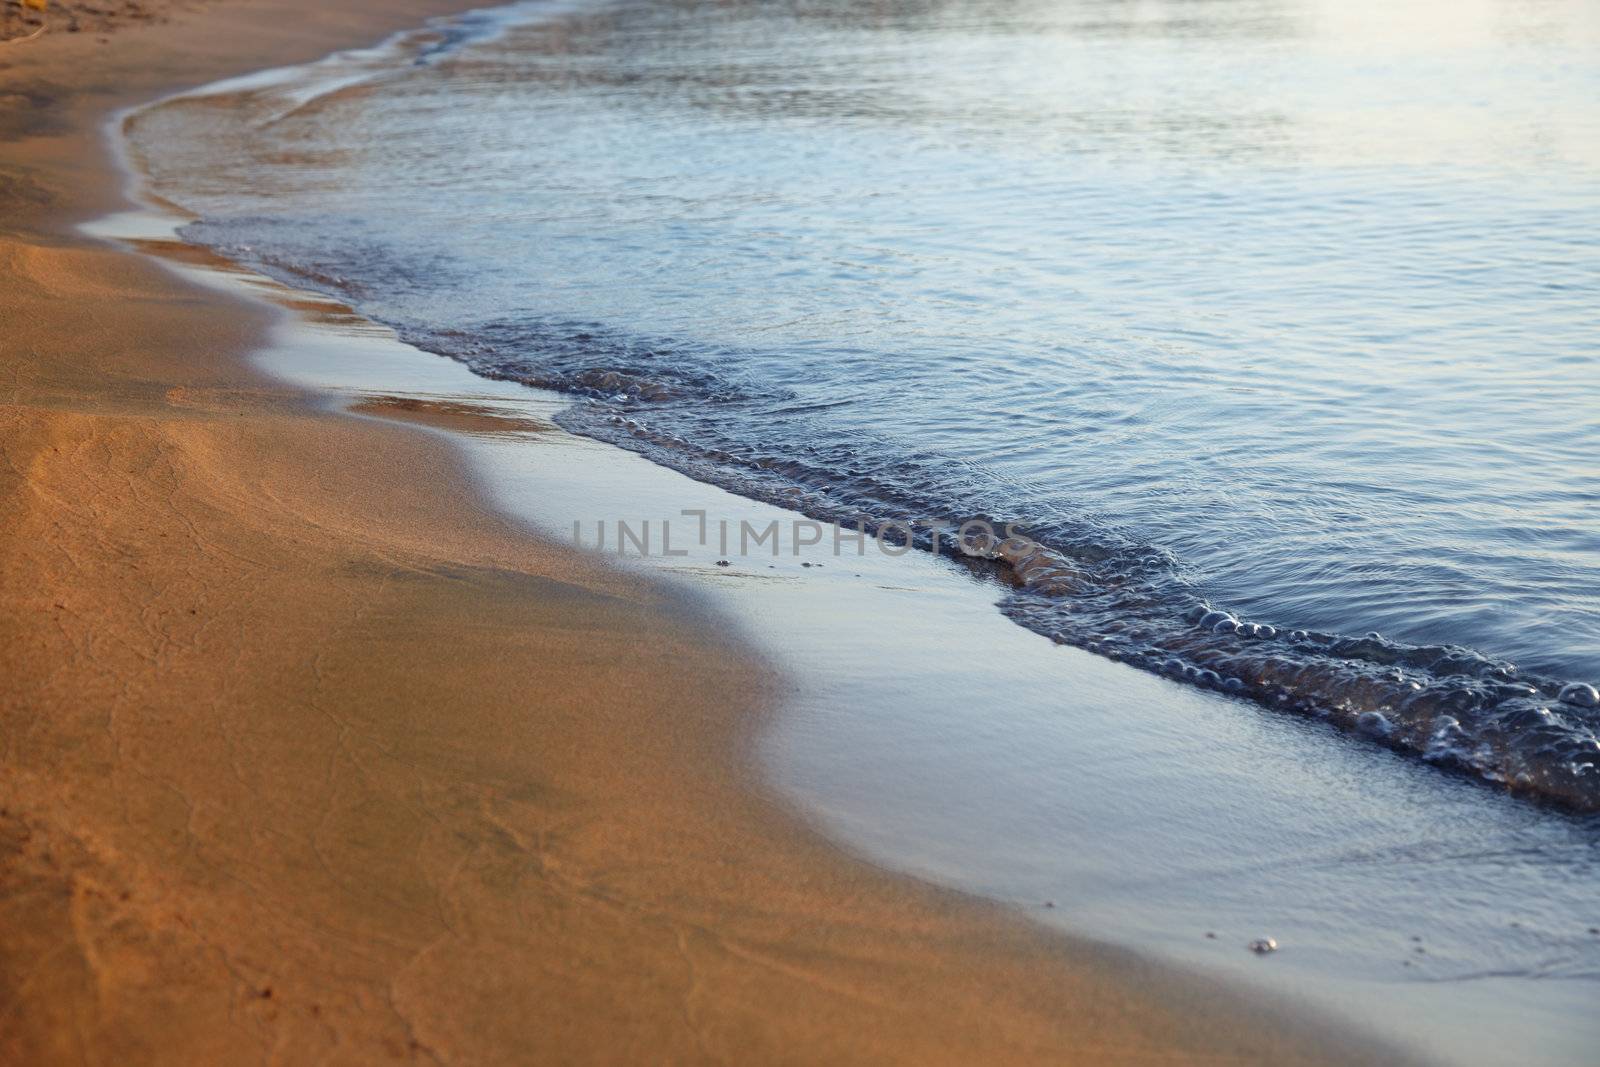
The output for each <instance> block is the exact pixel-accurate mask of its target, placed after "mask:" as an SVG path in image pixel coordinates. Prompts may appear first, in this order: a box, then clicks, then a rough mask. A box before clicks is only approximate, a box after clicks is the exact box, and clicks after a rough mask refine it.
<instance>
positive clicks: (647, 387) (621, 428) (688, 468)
mask: <svg viewBox="0 0 1600 1067" xmlns="http://www.w3.org/2000/svg"><path fill="white" fill-rule="evenodd" d="M267 228H268V223H267V221H266V220H242V221H241V220H234V221H233V222H231V223H227V224H223V223H217V222H200V223H195V224H191V225H190V226H189V227H187V228H186V230H185V236H186V237H187V238H188V239H190V240H195V241H198V242H200V243H204V244H207V245H209V246H211V247H213V248H215V249H216V250H218V251H219V252H221V253H223V254H224V255H227V256H229V257H230V258H234V259H239V260H242V261H245V262H249V263H250V264H251V265H253V266H255V267H256V268H257V269H259V270H261V271H263V272H264V273H267V274H269V275H271V276H274V277H277V278H279V279H280V280H283V281H286V282H288V283H290V284H294V285H300V286H306V287H310V288H313V289H317V290H319V291H322V292H325V293H329V294H330V295H335V296H338V297H341V298H343V299H346V300H350V301H352V302H353V303H356V304H358V305H361V304H363V303H364V301H363V300H362V296H363V294H364V288H365V287H364V286H363V285H362V284H360V283H358V282H356V281H353V280H348V279H347V278H346V277H345V273H344V272H345V271H346V269H347V266H346V265H347V264H349V263H350V262H351V261H352V259H359V258H361V256H360V255H358V254H357V253H353V252H352V251H351V248H350V247H349V240H350V238H349V235H348V233H347V234H346V235H345V238H344V240H345V244H344V246H343V248H342V251H341V253H340V255H339V257H337V258H336V259H334V260H331V261H330V262H326V263H324V262H321V261H319V260H318V259H317V258H316V257H315V256H311V257H307V256H306V255H305V254H304V249H301V250H299V253H298V255H275V254H273V253H272V252H270V251H268V250H265V249H262V248H259V247H256V246H253V245H248V244H244V243H241V242H240V241H239V240H238V239H237V237H238V235H239V234H240V233H259V232H262V231H263V230H264V229H267ZM381 254H382V253H378V252H374V256H373V257H372V258H374V259H375V258H377V257H378V256H379V255H381ZM386 266H387V268H388V269H389V270H391V271H394V272H395V273H396V278H403V277H405V276H415V277H435V278H436V277H437V276H438V272H439V271H440V270H442V269H446V268H445V267H444V265H442V264H436V263H428V264H412V265H410V269H404V265H397V264H395V263H393V262H392V261H390V262H388V263H387V264H386ZM395 286H396V287H397V288H400V289H402V290H403V289H404V285H403V284H401V283H400V282H398V281H396V282H395ZM364 310H366V311H367V312H368V313H369V314H372V317H373V318H375V319H377V320H378V321H382V322H384V323H385V324H386V325H388V326H390V327H392V328H394V329H395V330H396V331H397V332H398V334H399V335H400V336H401V338H402V339H403V340H405V341H406V342H408V343H410V344H412V345H414V346H416V347H418V348H421V349H424V350H427V351H431V352H434V353H437V354H439V355H444V356H448V357H449V358H452V359H455V360H457V361H459V362H461V363H463V364H465V365H466V366H467V367H468V368H469V369H471V370H472V371H473V372H474V373H476V374H479V375H481V376H483V377H487V378H494V379H500V380H509V381H515V382H520V383H523V384H526V385H529V386H535V387H539V388H545V389H551V390H556V391H561V392H566V393H568V394H572V395H574V396H576V397H578V398H580V399H579V402H578V403H576V404H575V405H574V406H573V407H571V408H570V409H568V410H567V411H566V412H565V413H564V414H563V415H562V416H561V417H560V418H559V419H558V421H559V422H560V423H561V424H562V425H563V426H564V427H565V428H567V429H569V430H571V431H573V432H576V433H580V434H584V435H586V436H590V437H594V438H598V439H600V440H604V441H607V442H610V443H612V444H616V445H619V446H621V447H624V448H627V449H630V450H632V451H635V452H639V453H641V454H643V455H645V456H647V457H648V458H650V459H652V460H654V461H656V462H658V463H660V464H662V465H664V466H667V467H670V468H672V469H674V470H677V471H680V472H682V473H684V474H686V475H688V476H690V477H692V478H696V479H698V480H701V481H705V482H709V483H712V484H716V485H719V486H722V487H723V488H726V489H729V490H731V491H733V492H736V493H739V494H741V495H744V496H747V497H750V498H753V499H757V500H762V501H765V502H768V503H771V504H775V505H778V506H781V507H784V508H788V509H790V510H794V511H797V512H800V513H802V514H805V515H807V516H809V517H811V518H814V519H818V520H821V521H825V522H838V523H841V524H845V525H849V526H857V525H859V526H860V527H861V528H863V529H865V530H866V531H867V532H868V533H873V534H876V533H879V532H882V531H884V530H886V529H887V528H888V526H889V524H891V523H906V522H915V521H917V520H922V519H926V518H929V517H933V516H938V517H940V518H942V519H945V520H946V521H953V522H955V523H956V524H957V525H959V524H960V523H962V522H966V521H969V520H972V521H977V520H981V521H983V522H987V523H989V524H990V525H991V526H992V527H993V528H995V529H1005V528H1007V527H1008V526H1010V527H1011V528H1013V529H1014V530H1015V531H1016V533H1017V535H1018V536H1016V537H1014V538H1012V539H1010V540H1006V541H1002V542H999V543H998V544H994V545H974V544H964V545H959V546H958V547H959V549H960V554H961V556H962V558H964V559H966V560H968V561H970V562H972V563H974V564H975V565H979V566H984V567H987V568H988V569H989V570H990V571H991V572H992V573H993V574H994V575H996V576H997V577H999V578H1000V579H1002V580H1003V581H1004V583H1005V585H1006V587H1007V588H1006V593H1005V595H1004V597H1003V599H1002V601H1001V604H1000V608H1001V610H1002V611H1004V612H1005V614H1006V615H1008V616H1009V617H1010V618H1011V619H1013V620H1014V621H1015V622H1017V623H1019V624H1021V625H1022V626H1025V627H1027V628H1028V629H1030V630H1033V631H1035V632H1037V633H1039V634H1042V635H1044V636H1047V637H1049V638H1050V639H1052V640H1054V641H1055V642H1057V643H1058V644H1064V645H1072V646H1075V647H1077V648H1081V649H1084V650H1086V651H1089V652H1091V653H1094V654H1097V655H1100V656H1104V657H1106V658H1107V659H1111V660H1114V661H1116V662H1120V663H1125V664H1127V665H1129V666H1132V667H1136V668H1139V669H1142V670H1146V671H1150V672H1153V673H1157V674H1161V675H1164V676H1166V677H1168V678H1170V679H1172V680H1173V681H1175V682H1179V683H1183V684H1187V685H1193V686H1198V687H1202V688H1207V689H1212V690H1215V691H1217V692H1220V693H1224V694H1229V695H1232V696H1236V697H1239V698H1241V699H1247V700H1251V701H1254V702H1255V703H1257V704H1259V705H1262V706H1264V707H1267V708H1271V709H1274V710H1280V711H1286V712H1291V713H1295V714H1300V715H1305V716H1311V717H1315V718H1318V719H1322V720H1325V721H1327V722H1329V723H1331V724H1332V725H1334V726H1336V727H1338V728H1340V729H1342V730H1346V731H1348V732H1350V733H1352V734H1355V735H1359V736H1361V737H1364V738H1366V739H1368V740H1370V741H1372V742H1373V743H1377V744H1381V745H1385V746H1387V747H1389V748H1391V749H1393V750H1396V751H1399V752H1403V753H1407V754H1409V755H1412V756H1415V757H1417V758H1420V759H1422V760H1424V761H1426V762H1428V763H1430V764H1433V765H1435V766H1438V767H1441V768H1447V769H1451V770H1456V771H1460V772H1464V773H1467V774H1470V775H1473V776H1476V777H1478V778H1481V779H1484V780H1486V781H1489V782H1493V783H1496V784H1498V785H1501V786H1503V787H1505V788H1506V789H1508V790H1510V791H1513V792H1516V793H1520V794H1524V795H1527V796H1530V797H1534V798H1538V799H1541V800H1544V801H1548V802H1551V803H1554V804H1557V805H1560V806H1563V807H1566V808H1569V809H1573V810H1576V811H1580V812H1600V733H1597V729H1600V694H1597V693H1596V690H1595V689H1594V687H1592V686H1590V685H1588V684H1586V683H1581V682H1578V683H1574V682H1563V681H1561V680H1557V679H1554V678H1547V677H1535V676H1528V675H1524V674H1522V673H1521V672H1519V670H1518V669H1517V667H1516V666H1515V665H1514V664H1512V663H1510V662H1508V661H1505V660H1501V659H1495V658H1493V657H1491V656H1487V655H1484V654H1483V653H1481V652H1478V651H1475V650H1473V649H1470V648H1465V647H1462V646H1458V645H1409V644H1405V643H1402V642H1398V641H1394V640H1390V639H1387V638H1385V637H1383V636H1381V635H1379V634H1377V633H1368V634H1365V635H1362V636H1348V635H1341V634H1335V633H1325V632H1318V631H1314V630H1302V629H1287V628H1284V627H1280V626H1277V625H1274V624H1273V623H1271V622H1265V621H1259V620H1252V619H1245V618H1243V617H1241V616H1240V615H1237V614H1235V613H1233V612H1230V611H1228V610H1226V609H1225V608H1224V607H1221V606H1217V605H1214V604H1212V603H1211V602H1209V601H1208V600H1206V599H1205V598H1203V597H1202V596H1201V595H1200V594H1199V593H1198V592H1197V591H1196V590H1195V589H1194V587H1193V585H1192V584H1191V583H1190V582H1189V581H1188V580H1187V579H1186V578H1185V577H1184V574H1183V570H1182V567H1181V565H1180V563H1179V561H1178V560H1177V559H1175V558H1174V557H1173V556H1172V555H1171V553H1169V552H1167V551H1165V550H1163V549H1161V548H1159V547H1157V546H1152V545H1148V544H1144V543H1141V542H1139V541H1137V540H1135V539H1132V538H1129V537H1127V536H1125V535H1123V534H1121V533H1120V532H1118V531H1116V530H1115V529H1114V528H1112V527H1110V526H1108V525H1107V524H1105V523H1103V522H1100V521H1097V520H1095V519H1094V518H1092V517H1060V516H1051V517H1049V518H1048V519H1047V520H1043V521H1041V520H1040V519H1039V518H1038V517H1037V516H1034V517H1030V516H1027V515H1014V514H1009V513H1008V511H1007V508H1006V501H1004V500H1003V499H997V498H996V497H995V490H994V489H993V488H992V484H991V483H989V482H986V481H985V480H984V479H983V478H981V477H979V476H978V475H977V474H976V473H967V474H965V475H964V474H963V471H962V466H963V465H962V463H961V462H960V461H954V460H951V459H950V458H949V457H947V456H939V455H926V456H923V455H914V454H906V453H904V452H899V451H897V450H895V449H894V448H892V447H890V446H888V445H886V444H884V443H883V442H877V441H873V440H871V439H870V438H868V437H866V436H864V435H861V434H851V433H849V432H845V431H841V432H839V433H838V434H837V435H836V436H835V438H834V439H832V440H831V441H830V442H829V443H815V444H805V445H801V446H798V447H793V448H774V447H769V446H767V445H764V444H763V442H764V441H765V440H766V439H767V436H768V435H766V434H764V432H763V427H764V426H770V425H771V422H770V418H771V417H772V416H773V415H774V413H781V412H783V411H784V410H787V409H790V408H792V406H793V405H794V403H795V402H796V397H795V396H794V395H792V394H790V393H786V392H783V391H781V390H773V389H771V388H768V387H762V386H759V385H757V384H755V383H752V382H749V381H745V380H742V379H741V378H740V377H739V375H738V373H737V370H736V368H738V367H739V366H741V365H742V364H743V363H744V362H745V361H744V360H743V359H742V358H741V355H742V354H741V353H739V352H736V351H731V350H720V349H716V348H715V347H713V346H708V345H703V344H697V343H693V342H687V341H681V340H674V339H667V338H648V337H641V336H637V335H634V334H629V333H626V332H624V331H620V330H617V329H614V328H612V327H609V326H607V325H605V324H601V323H585V322H571V321H562V320H559V319H554V318H548V319H541V318H538V317H526V318H517V319H504V320H491V321H484V322H479V323H474V324H471V325H470V326H469V327H461V328H454V329H443V328H439V327H436V326H432V325H428V324H423V323H418V322H410V321H405V320H403V319H400V318H398V317H385V316H384V315H382V314H381V313H375V312H373V309H372V308H371V307H370V306H367V307H365V308H364ZM707 368H716V369H715V370H712V369H707ZM764 419H767V420H768V421H764ZM897 528H898V527H897ZM911 542H912V544H913V545H914V546H915V547H918V548H922V549H924V550H931V549H936V548H937V545H936V543H935V541H934V535H931V534H930V533H929V532H928V531H926V530H919V531H917V532H915V533H914V534H913V536H912V538H911Z"/></svg>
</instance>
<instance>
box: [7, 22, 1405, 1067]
mask: <svg viewBox="0 0 1600 1067" xmlns="http://www.w3.org/2000/svg"><path fill="white" fill-rule="evenodd" d="M467 6H469V5H467V4H449V3H443V2H419V0H402V2H386V3H377V2H363V3H350V4H341V5H337V7H336V8H335V7H334V6H333V5H327V4H317V3H312V2H310V0H271V2H267V0H263V2H258V3H246V2H243V0H240V2H232V3H228V2H218V3H214V4H209V5H206V6H204V7H193V6H191V5H175V6H174V7H173V8H172V9H170V10H168V9H166V8H164V7H162V6H161V5H158V4H157V3H155V2H154V0H151V2H149V3H146V4H144V5H142V8H141V10H140V17H139V18H137V19H133V20H131V21H132V22H133V23H134V24H133V25H130V26H128V27H127V28H118V27H116V26H114V25H111V23H109V22H105V21H104V20H102V23H99V24H97V25H100V26H101V27H102V29H103V30H104V32H99V31H97V32H93V33H83V32H80V33H67V32H65V30H64V29H62V30H60V31H59V32H58V31H57V29H55V28H52V30H51V31H50V32H47V33H45V34H43V35H42V36H41V37H39V38H37V39H35V40H32V41H28V42H26V43H22V44H16V45H8V46H4V47H0V294H3V296H0V451H3V455H4V461H5V462H4V464H3V465H0V499H3V500H4V502H5V504H4V509H3V514H0V606H3V608H4V611H3V612H0V619H3V622H0V679H3V680H0V761H3V768H0V916H3V918H0V924H3V929H4V930H5V932H6V933H5V937H4V938H3V939H0V1060H3V1061H4V1062H6V1063H16V1064H24V1063H26V1064H50V1063H67V1062H97V1063H123V1064H131V1063H222V1062H274V1063H294V1064H299V1063H312V1062H317V1063H321V1062H331V1063H371V1062H388V1061H395V1060H400V1061H406V1060H416V1061H421V1062H435V1061H436V1062H455V1063H510V1062H634V1061H652V1062H714V1061H723V1062H743V1063H751V1062H885V1061H894V1062H919V1063H929V1062H986V1063H988V1062H1084V1063H1108V1062H1139V1063H1146V1062H1164V1063H1165V1062H1262V1063H1274V1064H1286V1063H1302V1062H1306V1063H1309V1062H1379V1061H1382V1062H1393V1059H1392V1057H1391V1056H1390V1055H1388V1054H1387V1053H1384V1052H1382V1051H1381V1050H1375V1049H1374V1048H1372V1047H1370V1046H1368V1045H1366V1044H1364V1043H1362V1042H1361V1041H1359V1040H1357V1039H1354V1038H1350V1039H1345V1038H1342V1037H1339V1036H1337V1035H1335V1034H1334V1033H1333V1032H1332V1031H1330V1030H1329V1029H1328V1028H1327V1027H1325V1026H1323V1025H1322V1024H1319V1023H1317V1022H1315V1021H1308V1020H1306V1019H1303V1018H1301V1017H1299V1016H1297V1015H1293V1014H1290V1013H1286V1012H1285V1011H1283V1010H1282V1009H1280V1008H1279V1007H1277V1006H1274V1005H1269V1004H1263V1003H1259V1002H1256V1001H1253V1000H1251V999H1249V998H1246V997H1244V996H1242V995H1240V994H1238V993H1236V992H1234V991H1232V990H1230V989H1228V988H1226V987H1224V986H1221V985H1219V984H1216V983H1212V982H1208V981H1206V980H1205V979H1203V978H1200V977H1197V976H1194V975H1189V974H1185V973H1182V972H1177V971H1173V970H1169V969H1167V968H1164V967H1161V966H1158V965H1156V964H1153V963H1149V962H1147V961H1144V960H1142V959H1140V958H1138V957H1135V956H1132V955H1130V954H1126V953H1123V952H1120V951H1117V950H1113V949H1106V948H1101V947H1098V946H1095V945H1093V944H1090V943H1088V942H1074V941H1071V940H1069V939H1066V938H1063V937H1061V936H1059V935H1058V934H1057V933H1055V932H1052V931H1048V930H1045V929H1043V928H1041V927H1037V926H1035V925H1033V924H1031V923H1029V922H1027V921H1026V920H1025V919H1024V918H1022V917H1021V916H1018V915H1016V914H1013V913H1012V912H1010V911H1007V910H1005V909H1002V908H1000V907H998V906H995V905H991V904H986V903H983V902H980V901H976V900H974V899H972V898H968V897H965V896H962V895H959V894H956V893H952V892H946V891H943V890H939V889H935V888H931V887H928V886H925V885H922V884H919V883H917V882H914V881H911V880H909V879H905V878H901V877H897V876H893V875H890V874H887V873H885V872H882V871H880V870H878V869H876V868H874V867H872V866H870V865H868V864H866V863H864V862H861V861H859V860H856V859H852V858H850V857H849V856H846V855H844V854H843V853H841V852H840V851H838V850H836V849H835V848H833V847H832V846H830V845H829V844H828V843H827V842H826V841H824V840H822V839H821V838H819V837H818V836H817V835H816V834H815V833H814V832H813V831H812V830H810V829H809V828H808V827H807V826H805V825H804V824H803V823H801V822H800V821H799V820H797V819H796V818H795V817H794V816H793V815H792V814H790V813H789V812H787V811H786V810H784V809H783V808H782V807H781V806H780V805H778V804H777V803H776V802H774V801H773V800H772V799H771V798H770V797H769V795H768V794H767V793H766V792H764V791H763V789H762V787H761V784H760V782H759V781H757V780H755V779H754V772H753V770H752V768H751V766H750V761H749V760H748V758H747V752H748V747H749V742H750V739H751V737H752V736H753V735H754V733H755V732H756V731H758V730H759V729H760V728H761V725H762V722H763V721H764V717H765V716H767V715H768V714H770V713H771V712H772V710H773V708H774V707H776V706H777V704H778V702H779V700H780V699H781V693H782V690H783V680H782V678H781V677H780V676H779V675H778V674H777V673H776V672H775V671H773V670H772V669H771V668H770V667H769V666H768V665H766V664H763V663H761V662H759V661H758V660H757V658H756V657H755V656H754V655H753V654H752V653H751V652H750V651H749V650H748V649H747V648H746V647H745V646H744V645H742V644H741V643H740V641H739V637H738V634H737V633H731V632H729V631H728V629H727V628H726V627H724V626H722V625H720V624H719V621H718V620H717V619H716V618H715V617H713V616H712V615H711V614H710V613H709V611H708V609H707V608H706V607H705V606H704V605H702V604H698V603H695V602H693V601H692V600H689V599H688V598H686V597H685V596H684V595H683V594H682V593H681V592H678V591H676V590H672V589H669V588H667V587H665V586H656V585H652V584H649V583H648V582H645V581H642V580H641V579H639V578H638V577H637V576H636V575H624V574H622V573H620V572H616V571H613V570H610V569H608V568H607V567H605V566H604V565H603V564H602V563H601V562H600V561H598V560H594V559H590V558H587V557H584V556H581V555H579V554H577V553H575V552H573V551H571V550H569V549H567V548H564V547H560V546H554V545H550V544H545V543H540V542H538V541H536V540H534V539H532V538H531V537H530V536H529V535H528V534H527V533H526V532H525V531H523V530H521V529H518V528H515V527H514V526H512V525H511V524H509V523H508V522H507V521H506V520H504V519H503V518H501V517H499V516H497V515H496V514H494V513H493V512H492V511H491V510H489V509H488V508H487V507H486V506H485V504H484V503H483V502H482V501H481V500H480V499H479V498H478V497H477V495H476V494H475V493H474V491H473V487H472V485H471V482H470V480H469V479H468V478H467V477H466V476H464V474H463V472H462V470H461V467H460V462H459V459H458V457H456V456H455V455H454V454H453V453H452V452H451V451H450V449H449V448H448V446H447V444H446V443H445V442H443V441H442V440H441V439H440V438H438V437H436V436H432V435H429V434H426V433H420V432H417V431H415V430H413V429H409V428H406V427H404V426H400V425H394V426H386V425H383V424H381V423H379V422H377V421H375V420H357V419H351V418H348V417H346V416H343V415H340V414H337V413H331V412H328V411H327V410H325V406H323V405H321V404H320V403H319V402H318V399H317V398H316V397H314V396H309V395H306V394H304V393H301V392H298V391H296V390H294V389H291V388H289V387H287V386H284V385H282V384H279V383H276V382H273V381H270V380H267V379H265V378H263V377H262V376H260V375H258V374H256V373H255V372H253V371H252V370H251V369H250V368H249V367H248V366H247V364H246V363H245V362H244V361H243V359H242V358H241V357H242V355H243V354H244V353H246V352H247V351H248V350H249V348H250V346H251V345H252V344H254V343H256V342H257V341H258V340H259V338H260V337H261V335H262V332H263V330H264V329H265V328H266V325H267V324H268V323H269V322H270V321H271V316H272V315H273V314H274V313H275V312H274V311H273V310H272V309H271V308H270V307H268V306H266V305H264V304H255V303H246V302H244V301H241V300H234V299H230V298H228V297H225V296H222V295H218V294H216V293H213V292H206V291H201V290H198V289H196V288H194V287H192V286H190V285H188V284H187V283H185V282H183V281H181V280H180V279H178V278H176V277H175V276H174V275H172V274H171V273H170V272H169V271H167V270H166V269H165V268H164V267H163V266H162V265H161V264H160V263H158V262H156V261H154V260H151V259H148V258H144V257H140V256H137V255H134V254H132V253H130V252H128V251H125V250H122V249H118V248H114V247H110V246H107V245H103V244H99V243H96V242H93V241H91V240H89V239H87V238H84V237H82V236H80V235H78V234H77V232H76V231H75V229H74V227H75V225H76V224H77V223H80V222H82V221H84V220H86V219H90V218H93V217H95V216H97V215H100V214H103V213H105V212H107V211H110V210H113V209H115V208H117V207H118V206H119V205H120V204H121V197H122V193H121V189H122V185H123V181H124V178H123V176H122V175H120V174H119V173H118V172H117V169H116V166H115V163H114V161H113V160H112V159H111V158H110V154H109V149H108V147H107V144H106V141H105V138H104V135H103V124H104V122H105V121H106V118H107V116H108V115H110V114H112V113H113V112H115V111H116V110H117V109H120V108H124V107H127V106H131V105H132V104H134V103H137V102H140V101H143V100H148V99H152V98H154V97H156V96H159V95H161V94H162V93H164V92H168V91H172V90H174V89H177V88H181V87H184V86H188V85H195V84H200V83H204V82H207V81H211V80H215V79H217V78H220V77H223V76H226V75H229V74H233V73H243V72H248V71H251V70H255V69H260V68H263V67H268V66H276V65H281V64H285V63H290V62H303V61H307V60H310V59H313V58H316V57H317V56H319V55H322V54H325V53H328V52H330V51H333V50H335V49H338V48H343V47H352V46H356V45H361V44H366V43H370V42H372V41H374V40H377V39H380V38H382V37H383V36H384V35H385V34H388V33H391V32H394V31H396V30H398V29H401V28H405V27H407V26H413V25H417V24H419V23H420V22H421V21H422V20H423V19H425V18H426V17H428V16H430V15H434V14H440V13H445V12H448V11H449V10H452V9H459V8H464V7H467ZM145 16H153V17H145Z"/></svg>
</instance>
